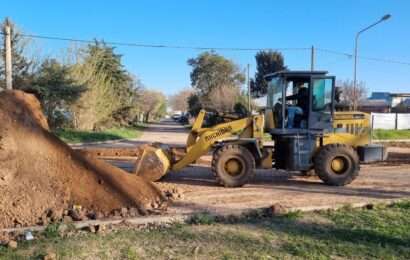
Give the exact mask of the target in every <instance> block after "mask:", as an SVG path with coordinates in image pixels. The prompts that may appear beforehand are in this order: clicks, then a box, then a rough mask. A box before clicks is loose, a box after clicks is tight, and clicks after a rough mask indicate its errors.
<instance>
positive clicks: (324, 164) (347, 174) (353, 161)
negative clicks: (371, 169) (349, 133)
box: [314, 144, 360, 186]
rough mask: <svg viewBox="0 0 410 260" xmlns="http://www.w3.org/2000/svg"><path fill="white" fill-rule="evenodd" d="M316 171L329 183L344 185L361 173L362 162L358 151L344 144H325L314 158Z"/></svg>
mask: <svg viewBox="0 0 410 260" xmlns="http://www.w3.org/2000/svg"><path fill="white" fill-rule="evenodd" d="M314 164H315V172H316V174H317V175H318V176H319V178H320V179H321V180H322V181H323V182H324V183H326V184H327V185H332V186H344V185H347V184H350V183H351V182H352V181H353V180H354V179H356V178H357V176H358V175H359V170H360V163H359V157H358V155H357V153H356V151H355V150H354V149H353V148H352V147H350V146H348V145H344V144H329V145H326V146H323V147H322V148H321V149H320V150H319V152H318V153H317V155H316V156H315V158H314Z"/></svg>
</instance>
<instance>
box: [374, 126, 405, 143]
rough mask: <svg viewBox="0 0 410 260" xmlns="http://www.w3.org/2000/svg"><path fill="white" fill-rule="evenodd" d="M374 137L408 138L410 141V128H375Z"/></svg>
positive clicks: (380, 138) (385, 138)
mask: <svg viewBox="0 0 410 260" xmlns="http://www.w3.org/2000/svg"><path fill="white" fill-rule="evenodd" d="M373 139H375V141H380V140H396V141H398V140H401V141H402V140H408V141H409V142H410V130H385V129H375V130H374V131H373Z"/></svg>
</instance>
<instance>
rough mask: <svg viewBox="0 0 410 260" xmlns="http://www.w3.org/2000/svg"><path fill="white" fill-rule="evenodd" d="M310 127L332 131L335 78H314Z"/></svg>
mask: <svg viewBox="0 0 410 260" xmlns="http://www.w3.org/2000/svg"><path fill="white" fill-rule="evenodd" d="M310 86H311V87H310V95H309V99H310V100H309V119H308V127H309V129H313V130H323V131H326V132H327V131H332V129H333V114H334V96H335V77H333V76H322V77H321V76H313V77H311V81H310Z"/></svg>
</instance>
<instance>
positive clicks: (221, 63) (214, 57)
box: [188, 52, 245, 95]
mask: <svg viewBox="0 0 410 260" xmlns="http://www.w3.org/2000/svg"><path fill="white" fill-rule="evenodd" d="M188 65H190V66H192V72H191V83H192V86H193V87H194V88H196V89H197V90H198V91H199V93H200V95H208V94H209V93H210V92H211V91H212V90H214V89H216V88H220V87H227V86H238V85H240V84H242V83H244V82H245V76H244V74H243V73H242V72H240V71H239V69H238V67H237V66H236V65H235V64H234V63H233V62H232V61H230V60H228V59H226V58H225V57H223V56H221V55H218V54H216V53H214V52H203V53H201V54H199V55H198V57H197V58H192V59H189V60H188Z"/></svg>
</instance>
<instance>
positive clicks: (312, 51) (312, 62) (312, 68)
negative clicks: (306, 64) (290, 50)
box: [310, 45, 315, 71]
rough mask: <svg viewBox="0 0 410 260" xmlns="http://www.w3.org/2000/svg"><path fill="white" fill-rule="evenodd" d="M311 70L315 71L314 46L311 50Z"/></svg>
mask: <svg viewBox="0 0 410 260" xmlns="http://www.w3.org/2000/svg"><path fill="white" fill-rule="evenodd" d="M310 70H311V71H314V70H315V47H314V46H313V45H312V48H311V49H310Z"/></svg>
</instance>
